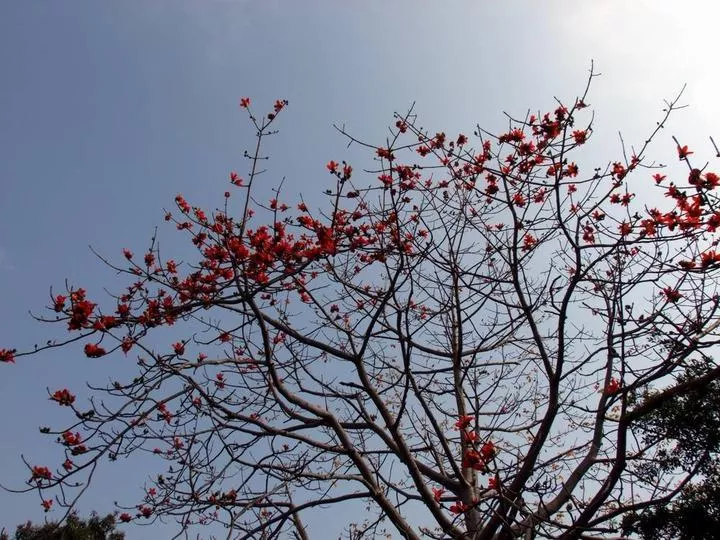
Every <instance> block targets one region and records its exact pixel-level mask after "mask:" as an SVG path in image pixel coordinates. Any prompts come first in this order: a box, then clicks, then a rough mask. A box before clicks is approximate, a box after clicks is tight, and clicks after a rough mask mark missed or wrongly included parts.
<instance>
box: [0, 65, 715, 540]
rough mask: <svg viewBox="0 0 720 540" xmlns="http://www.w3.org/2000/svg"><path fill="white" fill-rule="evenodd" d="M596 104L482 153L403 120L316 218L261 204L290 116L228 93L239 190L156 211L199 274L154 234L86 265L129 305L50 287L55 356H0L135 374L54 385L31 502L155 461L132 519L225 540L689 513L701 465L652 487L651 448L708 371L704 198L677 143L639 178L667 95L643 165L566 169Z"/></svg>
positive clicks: (708, 214)
mask: <svg viewBox="0 0 720 540" xmlns="http://www.w3.org/2000/svg"><path fill="white" fill-rule="evenodd" d="M592 78H593V75H592V74H591V76H590V81H591V80H592ZM588 88H589V82H588ZM587 92H588V89H587V88H586V90H585V92H584V94H583V95H582V96H581V97H579V98H577V99H574V100H571V101H570V102H568V103H567V104H563V103H561V102H558V104H557V105H556V106H554V107H553V109H554V110H553V111H552V112H549V113H546V114H537V115H530V114H528V115H526V116H523V117H521V118H515V117H509V126H508V129H507V131H505V132H503V133H501V134H499V135H492V134H491V133H489V132H487V131H485V130H482V129H480V128H478V129H477V130H476V131H475V132H474V139H475V140H476V141H477V148H471V142H470V137H468V136H466V135H464V134H459V135H457V136H450V135H446V134H445V133H442V132H440V133H436V134H431V133H429V132H427V131H426V130H424V129H423V128H421V127H420V125H419V124H418V122H417V119H416V116H415V115H414V113H413V112H412V110H410V111H409V112H408V113H406V114H403V115H397V117H396V118H395V123H394V126H393V127H392V128H391V130H390V133H391V134H390V136H389V138H388V140H387V141H386V142H385V143H383V144H382V145H380V146H376V145H370V144H367V143H363V142H361V141H358V140H356V139H355V138H353V137H352V136H351V135H350V134H347V133H345V132H344V131H343V134H344V135H345V136H346V137H348V140H349V141H350V143H353V144H356V145H361V147H362V148H366V149H368V151H370V152H372V153H373V164H372V167H371V168H370V170H368V171H367V176H362V175H360V176H362V177H361V178H358V176H359V175H357V174H356V172H355V171H354V170H353V168H352V166H351V165H350V164H349V163H347V162H344V161H342V162H337V161H335V160H331V161H329V162H328V163H327V166H326V168H327V171H326V172H327V173H328V174H329V176H330V179H331V180H332V182H333V187H332V188H331V189H329V190H328V191H327V197H328V203H327V205H326V206H325V207H324V208H320V209H314V208H313V207H312V205H311V204H309V203H308V202H306V201H300V202H299V204H297V205H296V206H295V205H293V206H294V207H293V208H291V207H290V205H289V201H285V200H284V199H283V197H282V195H283V194H282V192H281V191H280V189H277V190H276V193H275V196H274V197H273V198H272V199H271V200H270V201H268V202H264V203H263V202H261V201H259V200H257V198H258V196H259V195H258V193H259V191H258V190H259V189H261V188H260V187H259V186H258V177H259V175H260V174H261V172H263V170H262V168H263V167H264V166H265V163H266V161H265V160H266V156H265V155H264V154H263V152H262V148H263V143H264V141H265V140H266V139H267V137H269V136H270V135H272V134H273V133H274V130H275V125H276V123H277V119H278V117H279V115H281V114H282V113H284V112H285V109H286V105H287V102H285V101H277V102H276V103H275V105H274V107H273V110H272V112H270V113H269V114H267V115H256V114H255V113H253V112H252V110H251V103H250V99H249V98H243V99H242V100H241V102H240V104H241V107H242V108H243V109H245V110H246V111H247V112H248V116H249V119H250V122H251V123H252V126H253V128H254V129H255V131H256V133H257V145H256V147H255V150H254V151H253V152H249V153H248V154H246V155H247V156H248V158H249V174H248V175H247V176H246V178H241V177H240V176H239V175H238V174H236V173H232V174H231V175H230V182H231V184H232V186H231V188H230V189H231V190H232V191H228V192H226V193H225V202H224V205H223V207H222V208H220V209H216V210H213V211H212V212H205V211H203V210H202V209H200V208H198V207H194V206H192V205H191V204H190V203H189V202H187V201H186V200H185V199H184V198H183V197H182V195H178V196H177V197H176V198H175V202H176V204H177V211H176V212H172V213H168V214H167V215H166V216H165V219H166V220H167V221H168V222H170V223H171V224H174V225H175V226H176V227H177V229H179V230H180V231H181V233H184V234H187V235H188V238H189V240H190V241H191V242H192V244H193V246H194V247H195V248H196V249H197V258H196V259H195V260H194V261H191V262H187V263H184V264H180V263H178V262H176V261H175V260H174V259H166V258H165V256H164V254H163V253H161V252H160V250H159V249H158V247H157V244H156V243H155V240H154V239H153V241H152V242H151V243H150V247H149V249H148V250H147V251H146V252H145V253H144V254H143V256H141V257H139V259H138V258H136V257H135V256H134V255H133V254H132V252H130V251H129V250H127V249H126V250H125V251H124V256H125V258H126V261H124V262H123V263H122V264H114V263H112V262H111V261H109V260H108V259H105V258H104V259H103V261H105V263H106V264H109V265H111V266H112V267H113V268H114V269H116V270H117V271H118V272H119V273H121V274H124V275H127V276H128V281H129V284H128V286H127V288H126V289H124V290H123V291H121V292H120V293H118V295H117V296H116V297H112V298H111V299H110V300H109V301H108V302H107V303H106V304H105V307H100V300H98V299H96V298H95V297H92V296H91V295H90V294H89V293H88V292H86V291H85V290H84V289H82V288H73V287H68V289H67V291H64V292H63V293H62V294H58V295H55V294H54V293H51V303H50V306H49V309H50V310H51V313H52V312H54V316H49V317H47V318H45V319H43V320H45V321H47V322H52V323H55V324H60V325H64V326H66V327H67V331H68V332H69V337H68V338H67V339H65V340H62V341H57V342H52V343H50V344H48V345H47V346H41V347H38V348H37V351H35V350H30V351H28V352H18V351H16V350H15V349H11V348H6V349H4V350H2V351H0V358H3V359H4V360H5V361H6V362H11V361H14V360H15V359H17V358H20V357H22V356H23V355H24V354H34V353H36V352H40V351H43V350H46V349H54V348H57V347H65V346H72V344H73V343H75V342H80V343H83V344H84V352H85V354H86V355H87V356H88V357H89V358H91V359H93V358H95V359H98V358H102V357H105V356H107V355H110V354H113V353H115V354H123V353H124V354H125V355H131V356H133V357H135V358H137V365H138V372H137V374H136V376H135V377H134V378H132V379H131V380H127V381H120V380H118V381H116V382H114V383H112V384H110V385H109V386H108V387H106V388H104V389H103V390H102V392H103V394H104V398H103V401H102V405H101V404H100V402H99V401H98V400H97V399H95V400H91V401H89V404H83V405H81V404H80V403H79V401H78V400H76V396H75V395H74V394H73V393H72V392H71V391H70V390H69V389H66V388H60V389H57V390H54V389H53V390H52V391H51V393H50V399H51V400H52V401H54V402H56V403H57V405H59V406H64V407H67V408H68V409H71V410H72V412H73V413H74V415H75V420H74V423H73V424H72V425H70V426H68V427H66V428H64V429H60V430H52V429H50V428H47V429H46V430H45V431H46V432H47V433H48V434H49V435H50V436H51V437H54V438H57V440H58V442H59V444H60V448H61V450H62V452H63V455H62V456H61V457H60V458H59V459H58V463H59V464H60V465H59V466H56V465H55V464H50V465H48V464H35V463H28V468H29V476H30V479H29V481H28V484H29V485H28V487H27V489H28V490H30V489H35V490H38V492H40V495H41V497H42V500H43V501H44V503H47V502H48V501H50V502H52V500H53V499H47V498H46V497H47V495H46V494H47V493H56V494H57V495H56V498H55V499H54V500H56V501H58V502H59V504H62V505H70V506H72V504H74V498H73V496H72V495H70V494H71V493H77V492H78V489H80V488H79V487H78V486H79V485H82V484H83V483H84V482H85V481H86V480H85V479H86V478H87V474H88V471H90V470H91V468H92V467H94V466H95V465H96V464H97V463H98V462H99V461H101V460H103V459H104V458H108V459H110V460H114V459H117V458H118V457H119V456H124V455H129V454H135V453H142V452H147V453H151V454H153V455H155V456H156V458H157V459H158V462H159V463H160V464H162V468H160V469H159V470H158V474H157V476H154V477H153V478H152V479H151V481H152V487H151V488H150V489H148V490H147V495H146V497H145V498H144V500H142V501H141V502H140V504H138V505H136V506H135V507H134V508H135V509H134V510H132V512H130V511H129V512H127V513H124V514H122V515H121V516H120V519H121V520H122V521H125V520H128V521H129V520H133V519H146V518H147V519H154V518H156V517H159V516H164V515H167V516H175V517H177V519H178V520H179V521H180V523H181V524H182V526H183V527H187V526H191V525H193V524H205V523H210V522H219V523H222V524H224V525H225V526H227V527H229V528H231V529H232V536H233V537H237V538H284V537H288V536H290V535H291V534H294V535H295V536H296V537H299V538H308V537H312V536H316V534H315V535H314V534H313V530H308V525H307V524H308V516H310V515H312V514H313V512H314V511H316V510H318V509H320V508H321V507H327V506H339V505H353V504H355V505H359V504H362V505H363V506H362V508H367V511H365V512H363V514H362V515H364V516H365V518H364V519H360V520H359V521H358V522H354V523H348V524H346V530H345V532H346V534H347V536H348V537H350V538H372V537H375V536H378V535H380V534H382V533H383V532H387V533H388V534H390V535H394V536H402V537H404V538H421V537H424V538H467V539H470V538H472V539H477V540H488V539H491V538H492V539H501V538H563V539H569V538H593V537H595V538H597V537H611V536H612V535H615V536H617V535H618V534H621V533H622V528H623V518H624V517H626V516H636V515H638V514H639V513H640V514H641V513H642V512H647V511H653V509H655V508H662V507H664V506H666V505H667V504H668V502H669V501H672V500H674V499H676V498H677V497H679V496H680V495H681V493H682V492H683V488H684V486H687V485H688V483H689V482H691V481H692V480H693V479H694V478H697V477H698V475H699V474H701V472H702V471H701V468H699V467H697V466H686V464H685V463H684V462H683V461H682V460H680V461H679V462H677V463H672V464H670V465H669V466H668V467H667V468H664V467H661V468H656V471H655V473H654V474H650V472H649V471H650V470H651V469H652V467H653V466H654V465H655V464H657V463H658V460H661V459H662V458H663V456H667V445H666V443H665V441H664V440H663V439H661V438H653V437H649V438H648V437H643V433H647V431H644V430H646V429H647V426H648V425H650V424H647V422H648V421H649V420H648V419H649V418H653V415H658V414H661V413H660V411H664V410H665V409H666V407H669V406H671V405H670V404H671V403H672V402H673V401H674V400H676V399H678V398H682V397H683V396H687V395H690V393H692V392H693V391H695V390H697V389H698V388H702V387H704V386H705V385H708V384H711V383H712V382H713V381H715V380H717V378H718V376H719V375H720V366H718V365H717V363H716V362H715V361H714V360H713V358H712V357H711V356H710V355H709V354H708V349H709V348H711V347H713V346H715V345H716V344H717V343H718V332H717V328H718V326H719V323H718V322H717V311H718V305H719V299H720V296H718V293H717V269H718V263H720V252H718V251H716V244H717V236H716V234H715V233H716V229H717V227H718V225H719V224H720V211H718V198H717V196H716V195H715V189H716V188H717V187H718V185H720V177H719V176H718V175H716V174H714V173H713V172H710V171H709V170H706V168H705V167H703V168H698V166H697V165H696V163H695V160H694V159H693V157H692V155H693V152H691V151H690V150H689V149H688V146H685V145H681V144H680V143H679V142H678V141H676V143H677V156H675V159H679V164H680V165H682V166H683V167H687V172H682V171H681V172H680V173H678V172H677V171H675V172H674V173H673V172H672V171H663V170H662V169H661V168H660V166H656V165H654V164H653V163H652V162H649V160H648V158H647V157H646V152H647V148H648V145H649V144H650V142H651V141H652V140H653V139H654V138H655V137H656V136H657V134H658V133H660V132H661V130H662V128H663V127H664V125H665V123H666V120H667V118H668V116H669V115H670V114H671V113H672V112H673V111H674V110H676V109H677V108H678V99H679V96H678V98H676V99H675V100H673V101H671V102H668V103H667V107H666V110H665V113H664V117H663V118H662V119H661V121H660V122H659V123H658V125H657V127H656V128H655V130H654V131H653V132H652V133H651V134H650V135H649V137H648V138H647V141H645V142H644V143H643V144H642V145H641V146H640V147H638V148H637V149H635V150H632V151H631V150H630V149H627V148H625V147H623V148H622V158H621V159H618V160H611V161H610V162H609V163H608V164H607V165H606V166H603V167H600V168H592V167H590V168H587V169H585V168H583V169H581V168H580V167H579V166H578V165H577V164H576V162H575V161H573V159H574V156H575V155H577V154H579V152H578V149H579V148H581V147H582V146H583V145H585V144H586V143H587V142H588V141H589V140H590V139H591V136H592V130H593V126H592V117H591V115H590V114H588V112H587V104H586V100H587ZM341 131H342V130H341ZM663 173H667V174H671V176H672V177H671V178H666V174H663ZM653 190H655V191H653ZM653 193H656V194H657V197H654V195H653ZM238 195H239V197H238ZM237 199H239V202H236V200H237ZM168 327H170V328H168ZM168 336H171V337H168ZM177 336H180V337H177ZM698 362H699V363H701V364H702V365H703V366H704V371H703V374H701V375H693V377H691V378H690V379H688V380H687V381H685V380H684V379H677V380H675V382H673V377H675V376H676V375H678V374H681V373H684V372H686V369H687V368H688V367H689V366H691V365H695V364H696V363H698ZM658 388H663V389H660V390H658ZM701 461H702V460H701ZM55 488H62V489H61V490H57V489H55ZM53 489H54V491H53ZM626 524H627V522H626Z"/></svg>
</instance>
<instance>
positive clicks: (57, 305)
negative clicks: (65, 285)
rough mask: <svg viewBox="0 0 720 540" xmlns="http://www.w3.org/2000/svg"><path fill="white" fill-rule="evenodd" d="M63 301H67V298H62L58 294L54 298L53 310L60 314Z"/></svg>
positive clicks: (63, 306)
mask: <svg viewBox="0 0 720 540" xmlns="http://www.w3.org/2000/svg"><path fill="white" fill-rule="evenodd" d="M65 300H67V296H63V295H62V294H58V295H57V296H56V297H55V301H54V305H53V309H54V310H55V311H57V312H58V313H60V312H61V311H62V310H63V309H64V308H65Z"/></svg>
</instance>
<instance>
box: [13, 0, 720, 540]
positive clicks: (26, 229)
mask: <svg viewBox="0 0 720 540" xmlns="http://www.w3.org/2000/svg"><path fill="white" fill-rule="evenodd" d="M717 6H718V4H717V2H715V1H714V0H706V1H690V0H686V1H684V2H682V3H680V2H676V1H671V0H633V1H632V2H628V1H626V0H602V1H590V0H587V1H585V2H578V1H577V0H573V1H570V0H567V1H559V0H558V1H554V0H544V1H542V2H530V1H519V0H518V1H506V2H480V1H470V0H467V1H456V0H445V1H443V2H439V1H437V0H436V1H432V2H431V1H425V0H394V1H392V2H388V1H381V0H369V1H368V0H366V1H363V2H358V1H351V0H345V1H340V2H338V1H334V2H333V1H330V0H327V1H319V0H303V1H299V0H285V1H281V0H257V1H250V0H195V1H191V0H115V1H98V0H85V1H81V0H62V1H51V0H44V1H43V0H25V1H15V0H0V347H5V346H15V347H18V348H20V349H23V348H27V347H30V346H32V344H33V343H35V342H44V341H45V340H47V339H49V338H51V337H54V336H56V335H57V333H56V332H57V331H59V330H60V329H57V330H56V329H54V328H51V327H44V326H42V325H40V324H39V323H36V322H34V321H33V320H32V319H31V318H30V317H29V316H28V310H33V311H35V312H40V311H41V308H42V306H44V305H46V304H47V303H48V298H49V296H48V292H49V287H50V286H51V285H55V286H56V287H60V288H61V287H62V286H63V284H64V281H65V280H66V279H68V280H69V281H70V282H71V283H74V284H77V285H81V286H84V287H86V288H87V289H89V290H90V291H91V293H92V292H97V293H98V294H99V293H100V292H101V290H102V287H104V286H107V287H108V288H110V289H114V290H118V289H119V288H120V287H121V286H122V284H123V282H119V281H117V280H116V278H115V276H114V275H113V273H112V272H111V271H109V270H107V269H106V268H104V267H103V266H102V264H101V263H99V261H98V260H97V259H95V258H94V256H93V255H92V254H91V253H90V251H89V249H88V245H92V246H93V247H94V248H96V249H98V250H99V251H100V252H102V253H103V254H106V255H108V256H110V257H114V258H115V259H116V260H117V259H119V258H120V255H121V249H122V248H123V247H128V248H131V249H133V250H135V251H137V252H141V251H143V250H144V249H145V248H146V247H147V245H148V241H149V238H150V236H151V235H152V233H153V229H154V227H155V226H156V225H160V229H159V238H160V240H161V244H162V246H163V250H164V251H165V252H166V253H173V255H178V254H179V255H178V257H179V258H182V253H183V250H187V248H186V247H185V245H184V239H183V238H182V237H181V236H180V235H178V234H177V233H176V232H175V231H174V230H173V229H172V228H171V227H164V226H163V225H162V216H163V208H170V207H172V205H173V198H174V196H175V195H176V194H177V193H183V194H184V195H185V196H186V198H187V199H188V200H189V201H190V202H191V203H192V204H198V205H200V206H205V207H209V208H214V207H215V206H216V205H218V204H221V201H222V192H223V191H224V190H225V189H226V187H227V176H228V173H229V171H231V170H234V169H238V170H239V171H240V172H241V173H242V172H244V168H245V164H244V162H243V160H242V151H243V149H244V148H245V147H246V146H248V145H249V144H250V142H251V141H252V132H251V130H250V129H249V128H248V124H247V123H246V121H245V118H244V116H243V115H242V114H241V112H240V111H239V109H238V100H239V98H240V97H241V96H245V95H247V96H251V97H252V98H253V100H254V102H255V103H257V104H258V106H260V104H264V105H265V106H267V107H269V106H270V105H271V104H272V102H273V101H274V100H275V99H276V98H285V99H288V100H289V101H290V107H289V109H288V111H287V112H286V113H285V116H284V118H283V119H282V122H281V123H280V128H281V131H282V133H281V135H280V136H278V137H276V138H275V139H274V140H273V141H272V142H271V144H270V146H269V147H268V151H269V152H270V154H271V155H272V162H271V171H270V173H269V174H268V175H267V176H266V177H265V181H266V182H267V183H268V186H272V185H274V184H275V183H277V182H279V181H280V180H281V179H282V178H283V177H285V179H286V180H285V184H284V191H285V193H286V195H287V197H288V199H290V200H292V199H293V198H294V195H296V194H299V193H302V194H303V195H305V196H306V197H309V198H312V197H314V196H317V194H319V193H321V192H322V190H324V189H325V187H326V186H325V182H326V181H327V179H328V176H327V172H326V171H325V170H324V164H325V163H326V162H327V161H328V160H330V159H336V160H339V159H342V158H343V157H345V155H346V154H344V152H345V149H344V147H345V141H344V140H343V139H342V138H340V137H339V136H338V135H337V134H336V133H335V132H334V130H333V129H332V124H333V123H340V124H342V123H344V124H345V125H346V127H347V128H348V129H349V130H350V131H351V132H352V133H353V134H355V135H357V136H359V137H360V138H364V139H367V140H369V141H375V142H378V143H379V142H381V141H382V140H383V137H384V136H385V134H386V133H387V131H386V126H387V125H388V124H389V123H390V121H391V119H392V113H393V111H396V110H401V111H402V110H405V109H406V108H407V107H408V106H409V105H410V104H411V103H412V102H413V101H415V102H417V109H416V110H417V112H418V113H419V114H420V117H421V119H422V122H421V123H422V124H423V125H424V126H426V127H427V128H429V129H432V130H437V131H440V130H444V131H447V132H449V133H457V132H460V131H464V132H466V133H469V132H471V131H472V129H473V127H474V126H475V124H476V123H479V124H481V125H482V126H483V127H485V128H487V129H489V130H491V131H492V130H494V131H500V130H502V129H503V128H504V127H505V126H506V120H505V119H504V117H503V115H502V111H508V112H513V113H516V114H518V115H522V114H524V112H525V111H526V110H527V109H528V108H530V109H533V110H537V109H546V108H548V109H549V108H551V107H552V106H553V101H552V100H553V97H554V96H557V97H559V98H566V99H568V100H572V99H573V98H574V97H575V96H576V95H577V94H578V93H579V92H581V91H582V88H583V85H584V84H585V79H586V75H587V70H588V68H589V66H590V61H591V59H593V60H594V61H595V65H596V68H597V70H598V71H600V72H601V73H602V74H603V76H602V77H601V78H599V79H597V80H596V83H595V85H594V87H593V89H592V91H591V99H590V100H589V101H590V104H591V106H592V107H593V108H594V109H595V111H596V124H595V128H596V140H595V142H594V143H593V144H592V145H591V146H592V147H593V148H594V149H593V150H592V153H590V154H589V159H595V160H596V161H595V162H592V163H589V164H586V165H585V166H586V167H595V166H600V165H604V164H605V163H606V162H607V161H612V160H615V159H618V158H619V157H620V147H619V142H618V137H617V132H618V131H622V133H623V136H624V137H625V140H626V142H628V143H636V144H637V143H641V142H642V140H643V139H644V137H645V136H646V135H647V134H648V133H649V132H650V131H651V130H652V128H653V127H654V122H655V121H656V120H657V119H659V116H660V109H661V108H662V99H663V98H669V97H671V96H673V95H674V94H676V93H677V91H678V90H679V89H680V88H681V87H682V85H683V84H684V83H687V84H688V89H687V92H686V94H685V100H684V101H685V103H687V104H689V105H690V107H689V108H688V109H686V110H684V111H681V112H680V113H679V114H678V115H677V116H676V117H675V118H674V119H673V120H672V121H671V123H670V127H669V128H668V130H667V132H666V133H664V134H663V135H661V137H660V138H659V139H658V142H657V144H656V146H655V151H654V152H651V155H656V156H657V157H658V158H659V159H660V160H661V161H662V160H670V159H673V158H674V156H675V153H674V143H673V142H672V140H671V139H670V136H671V135H672V134H674V135H677V136H678V137H679V138H680V139H681V141H682V142H683V144H689V145H690V146H691V147H695V148H694V149H696V150H698V153H699V152H701V151H702V152H704V153H705V155H707V156H708V157H710V156H711V152H710V146H709V144H708V138H707V137H708V135H715V136H717V138H720V132H719V131H718V125H720V124H719V122H718V120H719V119H720V101H719V100H718V98H717V95H718V88H720V75H719V74H718V70H717V59H718V56H717V30H716V25H717V21H718V20H720V8H719V7H717ZM581 165H582V164H581ZM185 252H186V251H185ZM123 360H124V359H123V358H119V357H118V358H103V359H100V360H89V359H87V358H84V357H83V355H82V354H81V352H80V351H79V350H73V349H68V350H63V351H52V352H50V353H47V354H44V355H41V356H36V357H31V358H28V359H20V360H19V361H18V363H17V365H15V366H5V365H3V366H0V411H2V413H0V434H1V435H0V441H2V442H0V456H1V457H2V459H1V460H0V483H3V484H6V485H10V486H13V485H15V486H17V485H19V484H22V482H23V481H24V480H25V479H27V477H28V474H27V471H26V470H25V469H24V467H23V465H22V461H21V460H20V454H21V453H23V454H25V455H26V456H27V457H28V459H30V460H31V461H32V462H36V463H42V462H45V461H46V460H47V461H48V462H53V463H54V461H55V460H56V457H57V447H55V445H54V444H53V443H52V442H51V441H50V440H48V439H47V438H43V437H42V436H41V435H40V434H39V433H38V431H37V428H38V426H40V425H43V424H50V423H52V422H53V421H61V420H63V418H64V417H63V416H62V415H59V414H58V412H59V411H57V410H56V409H57V407H53V406H52V404H51V403H49V402H48V401H47V392H46V388H48V387H50V388H53V389H55V388H61V387H64V386H68V387H70V388H72V389H73V390H74V391H76V393H77V394H78V395H79V397H80V396H83V395H87V391H84V390H83V387H82V385H83V384H84V382H85V381H91V382H94V383H98V384H102V383H104V382H106V381H107V380H108V378H109V377H111V376H112V375H113V374H114V373H117V372H118V371H122V372H125V373H127V372H128V370H131V369H132V363H130V364H129V365H128V363H127V362H125V363H124V365H123ZM51 458H52V459H51ZM142 465H143V464H142V463H138V464H129V463H123V462H119V463H115V464H111V465H109V466H108V467H106V468H105V469H104V470H103V471H101V472H100V473H99V474H98V477H97V479H96V482H97V484H96V486H95V488H94V489H93V490H92V491H91V492H90V494H89V496H88V497H87V499H86V500H85V501H84V502H83V503H82V505H81V508H82V509H83V510H89V509H96V510H98V511H101V512H104V511H110V510H112V508H113V507H112V504H113V501H114V500H119V501H125V502H128V503H132V502H134V501H135V500H137V499H138V498H139V494H140V488H141V486H142V481H143V469H142ZM328 512H329V511H328ZM52 515H54V514H51V517H52ZM333 515H337V514H333ZM42 518H43V513H42V511H41V508H40V506H39V501H38V499H37V497H36V495H28V496H15V495H10V494H8V493H5V492H2V491H0V527H1V526H2V525H5V526H6V527H8V528H11V527H14V525H15V524H17V523H18V522H21V521H24V520H26V519H33V520H42ZM326 523H332V518H330V519H329V521H327V522H326ZM126 530H127V531H128V537H129V538H130V539H134V538H139V539H143V538H157V537H158V536H157V534H158V533H157V532H155V533H153V532H152V531H149V530H147V529H144V530H142V529H138V528H137V527H135V528H133V527H126ZM324 531H325V530H316V531H311V537H313V538H324V537H325V534H326V533H325V532H324ZM162 535H163V536H164V535H165V533H162ZM335 536H337V535H335Z"/></svg>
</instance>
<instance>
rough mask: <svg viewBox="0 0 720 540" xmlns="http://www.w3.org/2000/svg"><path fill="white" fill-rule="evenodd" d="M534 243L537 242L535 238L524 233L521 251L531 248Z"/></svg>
mask: <svg viewBox="0 0 720 540" xmlns="http://www.w3.org/2000/svg"><path fill="white" fill-rule="evenodd" d="M535 244H537V238H535V237H534V236H533V235H532V234H526V235H525V238H523V247H522V250H523V251H528V250H529V249H531V248H532V247H533V246H534V245H535Z"/></svg>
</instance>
